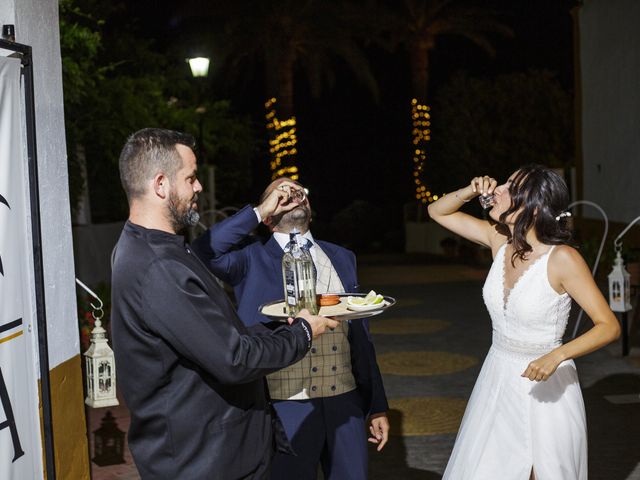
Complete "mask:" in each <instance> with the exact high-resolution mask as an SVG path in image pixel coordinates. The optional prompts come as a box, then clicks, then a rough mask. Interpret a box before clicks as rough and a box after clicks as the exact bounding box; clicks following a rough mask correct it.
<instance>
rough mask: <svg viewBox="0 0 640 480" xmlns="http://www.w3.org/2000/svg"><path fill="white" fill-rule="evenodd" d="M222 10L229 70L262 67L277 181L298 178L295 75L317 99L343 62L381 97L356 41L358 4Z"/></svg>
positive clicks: (250, 4) (288, 2)
mask: <svg viewBox="0 0 640 480" xmlns="http://www.w3.org/2000/svg"><path fill="white" fill-rule="evenodd" d="M227 3H228V4H229V3H232V4H233V5H231V7H230V8H229V7H227V8H226V9H225V10H224V13H223V15H224V17H225V24H224V30H223V31H224V43H225V44H226V45H227V47H228V48H227V52H226V55H227V59H228V61H227V62H226V63H227V67H228V68H227V69H228V71H230V72H235V73H236V74H237V73H238V72H240V71H243V69H242V67H243V65H244V66H246V65H247V64H249V65H255V64H256V63H257V64H260V65H262V66H264V69H265V78H266V91H267V101H266V103H265V107H266V109H267V128H268V129H269V132H270V150H271V153H272V160H271V170H272V175H273V178H277V177H279V176H282V175H289V176H292V177H297V176H298V174H299V171H298V166H297V165H296V155H297V147H296V144H297V136H296V129H297V125H296V118H295V107H294V106H295V89H294V73H295V72H296V71H297V70H300V71H302V72H304V73H305V74H306V77H307V80H308V82H309V84H310V87H311V92H312V94H314V95H315V96H318V95H319V93H320V92H321V90H322V88H323V87H324V86H326V85H328V86H332V85H333V84H334V83H335V61H336V60H339V61H342V62H343V63H344V65H346V66H347V67H348V68H349V69H350V70H351V71H352V72H353V73H354V74H355V75H356V77H357V78H358V79H359V80H360V81H361V82H362V83H363V84H364V86H365V87H366V88H367V89H368V90H369V91H370V92H371V93H372V94H373V96H374V97H375V98H376V99H377V96H378V87H377V83H376V80H375V79H374V77H373V75H372V73H371V69H370V67H369V64H368V61H367V59H366V57H365V55H364V53H363V51H362V50H361V48H360V46H359V44H358V43H357V42H356V39H355V35H354V33H353V32H354V28H353V23H352V22H353V20H354V19H355V18H357V15H356V14H355V12H356V11H357V10H356V9H357V4H356V3H354V2H348V1H340V0H245V1H242V2H240V1H238V2H235V3H234V2H227Z"/></svg>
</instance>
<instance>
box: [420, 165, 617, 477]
mask: <svg viewBox="0 0 640 480" xmlns="http://www.w3.org/2000/svg"><path fill="white" fill-rule="evenodd" d="M491 194H493V195H494V198H493V206H492V207H491V211H490V212H489V216H490V218H491V221H486V220H480V219H478V218H475V217H473V216H470V215H467V214H465V213H462V212H460V211H458V210H459V209H460V207H462V205H463V204H464V203H466V202H468V201H470V200H471V199H473V198H475V197H477V196H478V195H491ZM568 203H569V195H568V190H567V187H566V184H565V182H564V180H563V179H562V178H561V177H560V176H559V175H557V174H556V173H555V172H553V171H552V170H550V169H548V168H546V167H541V166H537V165H531V166H527V167H522V168H521V169H519V170H518V171H517V172H515V173H514V174H513V175H511V177H510V178H509V180H507V182H506V183H505V184H503V185H500V186H498V185H497V182H496V181H495V180H494V179H493V178H490V177H488V176H484V177H476V178H474V179H473V180H472V181H471V184H470V185H468V186H467V187H465V188H461V189H460V190H458V191H456V192H452V193H450V194H447V195H445V196H444V197H442V198H441V199H439V200H438V201H436V202H434V203H432V204H431V205H429V215H430V216H431V218H433V219H434V220H435V221H436V222H438V223H440V224H441V225H443V226H444V227H446V228H447V229H449V230H451V231H452V232H455V233H457V234H458V235H461V236H463V237H465V238H467V239H469V240H471V241H474V242H476V243H479V244H481V245H484V246H487V247H489V248H491V251H492V253H493V258H494V260H493V265H492V266H491V270H490V271H489V274H488V276H487V280H486V282H485V285H484V288H483V291H482V294H483V297H484V301H485V304H486V306H487V309H488V310H489V314H490V315H491V323H492V327H493V342H492V345H491V349H490V350H489V353H488V354H487V357H486V359H485V361H484V364H483V366H482V370H481V371H480V375H479V376H478V379H477V381H476V384H475V387H474V389H473V393H472V394H471V398H470V399H469V403H468V405H467V409H466V411H465V414H464V418H463V420H462V424H461V426H460V430H459V432H458V436H457V438H456V443H455V446H454V448H453V452H452V454H451V457H450V459H449V463H448V465H447V468H446V470H445V472H444V477H443V480H448V479H450V480H480V479H487V480H529V479H536V480H574V479H575V480H586V479H587V430H586V420H585V411H584V402H583V400H582V393H581V391H580V384H579V383H578V375H577V372H576V366H575V364H574V362H573V360H572V359H573V358H576V357H579V356H581V355H585V354H587V353H589V352H593V351H594V350H597V349H598V348H600V347H602V346H604V345H606V344H608V343H610V342H612V341H614V340H615V339H617V338H618V336H619V335H620V327H619V324H618V321H617V319H616V317H615V316H614V314H613V312H611V310H610V309H609V305H608V304H607V302H606V300H605V299H604V297H603V296H602V294H601V292H600V290H599V289H598V287H597V286H596V284H595V282H594V281H593V278H592V277H591V273H590V271H589V268H588V267H587V265H586V264H585V262H584V260H583V259H582V257H581V256H580V254H579V253H578V252H577V251H576V250H575V249H574V248H572V247H570V246H568V245H567V242H568V241H569V239H570V233H569V231H568V229H567V227H566V221H565V220H566V219H565V217H566V216H567V214H566V213H565V209H566V208H567V205H568ZM572 298H573V299H574V300H575V301H576V302H577V303H578V304H579V305H580V306H581V307H582V308H583V309H584V310H585V313H587V315H588V316H589V317H590V318H591V319H592V321H593V323H594V326H593V328H591V329H590V330H589V331H588V332H586V333H584V334H583V335H581V336H580V337H578V338H576V339H575V340H572V341H570V342H568V343H566V344H564V345H563V344H562V336H563V334H564V331H565V328H566V325H567V319H568V317H569V310H570V308H571V299H572Z"/></svg>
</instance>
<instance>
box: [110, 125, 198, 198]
mask: <svg viewBox="0 0 640 480" xmlns="http://www.w3.org/2000/svg"><path fill="white" fill-rule="evenodd" d="M178 144H180V145H185V146H187V147H189V148H194V147H195V140H194V138H193V137H192V136H191V135H189V134H186V133H181V132H175V131H173V130H165V129H162V128H144V129H142V130H139V131H137V132H136V133H134V134H133V135H131V136H130V137H129V138H128V139H127V143H125V144H124V147H123V148H122V152H121V153H120V160H119V165H120V180H121V182H122V187H123V188H124V191H125V193H126V194H127V198H128V199H129V200H131V199H132V198H136V197H139V196H141V195H143V194H144V191H145V188H146V185H147V183H148V182H149V180H151V179H152V178H153V177H154V176H156V175H157V174H158V173H160V172H162V173H163V174H164V175H166V176H167V177H168V178H169V180H171V179H173V178H174V177H175V174H176V172H177V171H178V170H179V169H180V168H181V167H182V161H181V159H180V155H179V154H178V151H177V150H176V145H178Z"/></svg>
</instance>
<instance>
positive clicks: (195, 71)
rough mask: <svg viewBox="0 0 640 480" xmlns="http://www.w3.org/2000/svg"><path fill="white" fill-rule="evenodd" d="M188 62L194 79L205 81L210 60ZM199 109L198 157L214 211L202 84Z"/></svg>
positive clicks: (210, 205) (212, 173) (214, 201)
mask: <svg viewBox="0 0 640 480" xmlns="http://www.w3.org/2000/svg"><path fill="white" fill-rule="evenodd" d="M187 62H189V68H190V69H191V75H192V76H193V78H195V79H196V80H197V79H201V80H204V79H205V78H206V77H207V75H208V74H209V63H210V60H209V58H207V57H192V58H187ZM198 83H199V85H198V107H197V108H196V113H197V114H198V117H199V118H198V157H199V159H200V161H201V162H202V163H203V166H204V169H205V171H206V177H207V194H206V195H207V198H208V203H209V205H208V207H209V209H211V210H213V209H215V206H216V191H215V167H214V166H213V165H209V164H208V163H207V162H206V158H205V154H206V153H205V149H204V114H205V113H206V112H207V109H206V107H205V106H204V105H202V96H203V95H202V84H201V82H198Z"/></svg>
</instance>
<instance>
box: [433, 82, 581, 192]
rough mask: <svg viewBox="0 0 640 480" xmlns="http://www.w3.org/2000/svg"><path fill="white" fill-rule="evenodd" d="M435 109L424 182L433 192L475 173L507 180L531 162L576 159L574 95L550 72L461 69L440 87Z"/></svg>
mask: <svg viewBox="0 0 640 480" xmlns="http://www.w3.org/2000/svg"><path fill="white" fill-rule="evenodd" d="M432 112H433V115H432V116H433V118H434V121H433V141H432V150H431V152H432V153H431V156H430V158H429V159H428V160H427V164H426V172H427V173H426V181H427V183H428V184H429V185H430V186H432V188H433V189H434V190H435V191H438V192H441V191H444V192H447V191H451V190H452V189H455V188H459V187H460V185H463V184H465V183H466V182H468V181H469V180H470V179H471V177H473V176H475V175H482V174H489V175H492V176H494V177H496V178H497V179H498V180H505V179H506V178H507V177H508V175H509V174H510V173H512V172H513V171H514V170H515V169H516V168H518V166H521V165H524V164H528V163H540V164H544V165H547V166H550V167H557V168H566V167H568V166H569V165H570V164H571V163H572V161H573V158H572V151H573V148H572V145H573V139H572V138H573V130H572V127H571V121H572V117H571V98H570V96H569V94H568V93H566V92H565V91H564V90H562V88H561V86H560V84H559V83H558V81H557V80H556V79H555V78H554V77H553V76H552V74H550V73H549V72H545V71H530V72H527V73H513V74H507V75H501V76H498V77H497V78H493V79H489V78H471V77H469V76H467V75H466V74H459V75H457V76H455V77H454V78H453V79H452V80H451V81H450V83H449V84H448V85H447V86H446V87H443V88H442V89H440V91H439V92H438V94H437V96H436V98H435V103H434V106H433V110H432Z"/></svg>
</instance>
